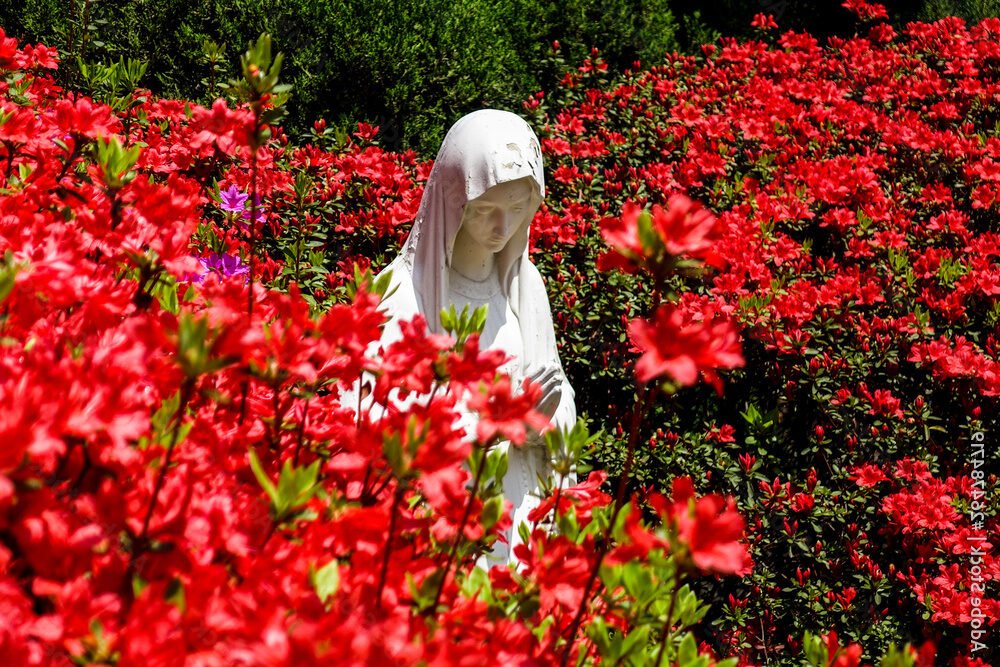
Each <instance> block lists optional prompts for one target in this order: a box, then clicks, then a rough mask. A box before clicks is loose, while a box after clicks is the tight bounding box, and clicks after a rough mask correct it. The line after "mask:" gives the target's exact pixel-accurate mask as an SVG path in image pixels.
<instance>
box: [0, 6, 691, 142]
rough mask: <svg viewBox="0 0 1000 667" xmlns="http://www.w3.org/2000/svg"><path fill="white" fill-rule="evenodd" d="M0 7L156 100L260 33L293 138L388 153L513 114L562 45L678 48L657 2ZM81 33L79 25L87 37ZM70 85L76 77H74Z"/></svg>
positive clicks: (187, 85) (5, 15) (200, 91)
mask: <svg viewBox="0 0 1000 667" xmlns="http://www.w3.org/2000/svg"><path fill="white" fill-rule="evenodd" d="M17 5H18V6H17V7H15V6H13V5H4V7H3V8H0V25H5V26H6V27H7V30H8V32H9V33H12V34H15V35H18V34H20V35H22V36H24V37H28V38H30V39H32V40H40V41H45V42H46V43H49V44H50V45H53V46H58V47H59V48H60V49H63V50H64V52H65V53H66V54H68V55H69V56H70V66H69V67H68V68H65V67H64V70H65V71H64V76H68V75H69V74H70V73H71V72H72V70H73V63H74V62H75V56H76V55H77V54H78V53H79V52H80V51H81V47H82V41H83V37H82V35H83V34H84V33H86V34H87V35H88V37H87V44H86V47H85V48H83V49H82V50H83V51H84V56H85V59H86V60H97V61H100V60H109V59H111V60H113V59H117V58H119V57H124V58H126V59H127V58H136V59H140V60H144V61H146V62H147V63H148V65H149V70H148V72H149V75H148V76H147V78H146V80H144V81H143V85H145V86H148V87H150V88H152V89H153V90H154V91H156V92H157V93H160V94H165V95H170V96H177V97H185V98H190V99H199V100H202V101H205V102H208V101H210V100H211V99H212V98H214V96H215V95H216V94H217V91H208V90H207V86H205V85H203V80H204V79H207V78H208V77H209V66H208V64H207V63H206V61H205V57H204V55H203V44H204V43H205V41H206V40H211V41H214V42H215V43H216V44H219V45H225V46H226V47H227V48H228V53H229V57H228V58H227V59H226V60H225V61H224V62H226V63H227V65H228V66H227V70H226V72H225V74H226V75H231V74H233V73H234V72H232V71H231V69H230V68H231V63H232V62H234V61H235V55H236V54H239V53H241V52H242V50H243V48H244V47H245V45H246V42H247V40H248V38H249V36H253V35H257V34H259V33H260V32H262V31H264V30H267V31H269V32H270V33H272V34H273V35H274V38H275V41H276V42H277V44H278V45H279V46H280V47H281V49H282V50H283V51H284V52H285V53H286V54H288V62H287V64H286V67H285V80H286V81H288V82H290V83H292V84H293V85H294V86H295V91H296V94H295V99H294V100H293V102H292V104H291V105H290V111H291V117H290V119H289V124H290V127H291V128H292V129H291V130H290V131H291V132H293V133H298V132H299V131H303V130H305V129H306V128H308V126H309V124H311V123H312V121H313V120H315V119H316V118H319V117H325V118H327V119H328V120H329V121H330V122H331V123H334V124H339V125H341V126H343V127H350V126H352V125H353V124H354V123H356V122H357V121H367V122H370V123H373V124H376V125H379V126H380V127H381V128H382V130H383V135H382V140H383V142H384V143H386V144H387V145H388V146H390V147H400V146H407V147H413V148H417V149H419V150H422V151H423V152H424V153H425V154H433V152H434V150H436V147H437V145H438V144H439V143H440V140H441V138H442V136H443V135H442V129H441V128H442V127H447V126H448V125H450V124H451V123H453V122H454V121H455V120H457V119H458V117H459V116H461V115H463V114H465V113H468V112H469V111H470V110H472V109H475V108H477V107H482V106H494V107H499V108H510V109H513V110H516V109H517V108H518V106H519V104H520V101H521V100H523V99H524V98H525V97H527V96H528V95H529V94H530V93H531V92H532V91H534V90H537V89H539V88H540V87H549V86H551V85H553V84H554V83H555V81H556V77H557V76H558V75H560V74H561V73H560V72H556V71H554V70H553V68H552V66H551V63H549V62H546V61H544V60H543V59H542V55H543V54H544V53H545V51H546V50H547V49H548V45H549V44H550V43H551V42H552V40H555V39H559V40H561V41H562V43H563V45H564V47H565V48H567V49H569V52H570V57H571V58H577V59H578V58H581V57H582V56H583V55H584V54H585V53H586V52H587V50H589V48H590V47H592V46H595V45H598V46H600V47H601V48H602V49H604V50H605V52H606V54H607V57H610V58H612V59H613V61H614V62H615V63H616V64H617V65H619V66H624V65H625V64H628V63H631V62H632V61H633V60H635V59H636V58H637V57H641V58H643V59H647V60H658V59H659V58H660V57H662V55H663V54H664V53H665V52H666V51H668V50H673V49H676V48H677V42H676V40H675V38H674V33H675V30H676V26H675V22H674V18H673V15H672V14H671V12H670V10H669V8H668V6H667V4H666V0H601V1H597V0H576V1H574V2H572V3H569V4H566V3H561V4H553V3H546V2H538V1H537V0H517V2H512V3H494V2H486V1H485V0H469V1H467V2H461V3H454V2H443V1H442V0H431V1H429V2H416V1H413V0H393V1H392V2H369V1H363V0H296V1H295V2H280V3H261V2H255V1H253V2H251V1H247V0H237V1H236V2H220V1H217V0H211V1H210V2H195V1H193V0H168V1H166V2H155V3H150V2H141V1H139V0H132V1H130V2H124V3H122V2H109V1H107V0H94V1H87V2H85V1H84V0H75V1H74V2H70V3H68V4H67V3H66V2H55V1H54V0H26V1H25V2H23V3H17ZM85 26H86V27H87V28H88V29H86V30H85V29H84V28H85ZM77 83H79V82H77Z"/></svg>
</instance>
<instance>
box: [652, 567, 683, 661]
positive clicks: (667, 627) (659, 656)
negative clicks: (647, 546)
mask: <svg viewBox="0 0 1000 667" xmlns="http://www.w3.org/2000/svg"><path fill="white" fill-rule="evenodd" d="M673 579H674V592H673V595H671V596H670V607H669V608H668V609H667V620H666V621H664V622H663V630H662V631H661V635H660V648H659V649H658V650H657V652H656V660H654V661H653V667H660V661H661V660H663V653H664V651H666V650H667V640H668V639H669V638H670V631H671V630H672V629H673V625H674V624H673V620H672V619H673V615H674V605H675V604H676V602H677V588H678V586H679V585H680V577H679V576H678V570H677V565H676V563H675V565H674V576H673ZM668 657H669V656H668Z"/></svg>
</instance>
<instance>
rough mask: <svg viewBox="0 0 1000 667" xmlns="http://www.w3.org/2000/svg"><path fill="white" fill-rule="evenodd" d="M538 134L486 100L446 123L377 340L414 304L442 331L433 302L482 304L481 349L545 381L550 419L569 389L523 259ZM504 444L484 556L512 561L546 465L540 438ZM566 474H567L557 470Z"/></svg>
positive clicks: (556, 416) (539, 289)
mask: <svg viewBox="0 0 1000 667" xmlns="http://www.w3.org/2000/svg"><path fill="white" fill-rule="evenodd" d="M544 193H545V189H544V180H543V175H542V154H541V150H540V147H539V144H538V139H537V138H536V137H535V134H534V132H533V131H532V130H531V128H530V127H529V126H528V124H527V123H526V122H525V121H524V120H523V119H521V118H520V117H518V116H516V115H514V114H512V113H509V112H506V111H499V110H496V109H484V110H481V111H476V112H474V113H470V114H468V115H467V116H464V117H463V118H461V119H459V121H458V122H457V123H455V125H454V126H453V127H452V128H451V129H450V130H449V131H448V134H447V136H445V139H444V142H443V143H442V144H441V149H440V150H439V151H438V155H437V158H436V160H435V162H434V167H433V169H432V171H431V173H430V176H429V178H428V180H427V185H426V187H425V189H424V194H423V198H422V200H421V202H420V208H419V210H418V212H417V217H416V219H415V220H414V223H413V228H412V229H411V230H410V235H409V237H408V238H407V239H406V243H405V244H404V246H403V249H402V251H401V252H400V254H399V256H398V257H396V259H395V260H394V261H393V262H392V263H391V264H390V265H389V266H388V267H387V268H386V271H391V272H392V283H391V287H390V288H389V290H390V295H389V297H388V298H387V299H386V300H385V301H384V302H383V304H384V305H383V307H384V309H385V311H386V313H387V315H388V316H389V318H390V319H389V322H388V323H387V324H386V327H385V330H384V332H383V336H382V341H383V343H386V342H389V341H391V340H394V339H396V338H398V337H399V336H400V333H399V326H398V322H399V321H401V320H407V319H410V318H412V317H413V316H414V315H416V314H418V313H419V314H422V315H423V316H424V318H425V319H426V321H427V325H428V327H429V328H430V329H431V330H432V331H438V332H439V331H440V329H441V323H440V312H441V310H442V309H443V308H447V307H448V306H449V305H452V304H453V305H454V306H455V308H456V310H457V311H458V312H461V311H462V307H463V306H469V310H470V311H471V310H472V309H474V308H476V307H477V306H481V305H484V304H485V305H487V306H488V316H487V320H486V326H485V329H484V331H483V333H482V336H481V338H480V346H481V347H482V349H487V348H490V349H501V350H503V351H504V352H506V353H507V354H508V355H510V356H511V357H513V360H512V361H511V362H509V363H508V364H507V365H506V366H505V367H504V368H503V369H502V370H504V371H506V372H507V373H509V374H510V376H511V379H512V384H513V385H514V386H518V387H519V386H520V385H521V382H522V380H523V378H525V377H528V378H532V379H533V380H535V381H536V382H538V383H539V384H540V385H541V386H542V389H543V395H542V399H541V400H540V402H539V406H538V410H539V411H540V412H542V413H543V414H545V415H546V416H547V417H549V418H550V419H551V420H552V422H553V424H554V425H555V426H557V427H564V428H570V427H572V426H573V424H574V423H575V422H576V406H575V404H574V401H573V389H572V388H571V387H570V385H569V382H568V381H567V380H566V376H565V374H564V373H563V369H562V364H561V363H560V361H559V354H558V352H557V350H556V340H555V335H554V332H553V329H552V315H551V312H550V309H549V300H548V295H547V294H546V292H545V286H544V285H543V284H542V278H541V276H540V275H539V273H538V269H536V268H535V265H534V264H532V263H531V261H530V260H529V259H528V228H529V225H530V223H531V219H532V218H533V217H534V214H535V212H536V211H537V210H538V207H539V206H540V205H541V202H542V198H543V197H544ZM503 446H505V447H507V453H508V461H509V467H508V472H507V475H506V476H505V477H504V480H503V486H504V496H505V497H506V498H507V499H508V500H510V501H511V503H512V504H513V512H512V517H511V518H512V523H513V529H512V530H511V532H510V534H509V535H507V538H508V542H509V547H508V545H506V544H502V543H501V542H500V541H498V542H497V544H496V546H495V548H494V550H493V552H492V553H491V554H489V555H488V556H487V557H486V558H485V562H484V561H483V560H481V561H480V564H482V565H493V564H498V563H508V562H515V559H514V557H513V547H514V546H515V545H516V544H517V543H519V542H520V539H519V537H518V530H517V527H518V525H519V524H520V523H522V522H527V515H528V513H529V512H530V511H531V510H532V509H533V508H534V507H536V506H537V505H538V503H539V500H540V499H539V497H538V492H539V483H538V477H539V476H542V477H548V476H550V475H551V474H552V465H551V461H550V459H549V456H548V453H547V451H546V448H545V445H544V443H542V442H541V441H540V440H539V439H537V438H535V439H532V440H529V442H528V443H527V444H526V445H524V446H523V447H519V448H518V447H510V446H509V445H508V444H507V443H504V445H503ZM563 481H564V482H566V481H567V480H563Z"/></svg>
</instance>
